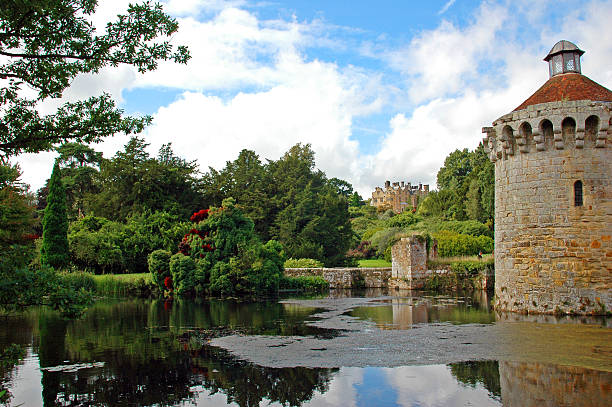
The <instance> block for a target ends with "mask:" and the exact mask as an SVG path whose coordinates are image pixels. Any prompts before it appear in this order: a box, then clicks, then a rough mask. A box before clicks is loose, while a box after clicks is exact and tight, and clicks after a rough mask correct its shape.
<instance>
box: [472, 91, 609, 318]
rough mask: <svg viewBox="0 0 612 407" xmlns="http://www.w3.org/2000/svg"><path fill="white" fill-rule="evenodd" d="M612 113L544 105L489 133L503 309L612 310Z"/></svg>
mask: <svg viewBox="0 0 612 407" xmlns="http://www.w3.org/2000/svg"><path fill="white" fill-rule="evenodd" d="M611 110H612V103H609V102H591V101H578V102H553V103H545V104H539V105H534V106H529V107H528V108H526V109H524V110H520V111H515V112H512V113H510V114H508V115H505V116H502V117H501V118H499V119H498V120H496V121H495V122H494V123H493V126H492V127H485V128H484V129H483V132H484V133H486V135H487V136H486V138H485V139H484V140H483V141H484V144H485V148H486V149H487V152H488V154H489V158H490V159H491V160H492V161H493V162H494V163H495V294H496V297H495V298H496V307H497V308H499V309H501V310H508V311H517V312H533V313H555V312H565V313H578V314H589V313H605V312H608V311H611V310H612V241H611V239H612V126H611V125H610V122H611V120H612V117H611ZM577 181H580V182H579V183H578V184H577ZM576 185H578V186H579V187H580V191H576V188H577V187H576ZM578 193H580V194H581V196H580V197H579V198H580V203H581V205H577V204H576V203H577V202H579V201H578V200H577V197H576V194H578Z"/></svg>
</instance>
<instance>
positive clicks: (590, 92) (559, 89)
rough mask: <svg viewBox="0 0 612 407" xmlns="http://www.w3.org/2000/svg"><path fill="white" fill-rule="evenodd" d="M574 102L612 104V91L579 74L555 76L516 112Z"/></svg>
mask: <svg viewBox="0 0 612 407" xmlns="http://www.w3.org/2000/svg"><path fill="white" fill-rule="evenodd" d="M573 100H592V101H596V102H612V91H610V90H609V89H607V88H604V87H603V86H601V85H600V84H598V83H597V82H595V81H592V80H591V79H589V78H587V77H586V76H584V75H581V74H579V73H566V74H562V75H555V76H553V77H552V78H550V79H549V80H548V81H546V83H545V84H544V85H542V87H541V88H540V89H538V90H537V91H536V92H535V93H534V94H533V95H531V96H529V98H527V100H525V101H524V102H523V103H521V104H520V105H519V106H518V107H517V108H516V109H514V111H517V110H523V109H525V108H526V107H527V106H532V105H537V104H540V103H549V102H559V101H573Z"/></svg>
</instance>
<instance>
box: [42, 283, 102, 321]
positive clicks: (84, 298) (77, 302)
mask: <svg viewBox="0 0 612 407" xmlns="http://www.w3.org/2000/svg"><path fill="white" fill-rule="evenodd" d="M91 304H93V296H92V294H91V292H90V291H86V290H85V289H84V288H81V289H79V290H75V289H73V288H71V287H66V286H64V285H58V286H57V287H54V289H53V290H51V291H50V292H49V303H48V305H49V306H50V307H52V308H53V309H55V310H58V311H60V312H61V313H62V315H63V316H65V317H67V318H77V317H79V316H81V315H82V314H83V311H84V310H85V309H86V308H87V307H89V306H90V305H91Z"/></svg>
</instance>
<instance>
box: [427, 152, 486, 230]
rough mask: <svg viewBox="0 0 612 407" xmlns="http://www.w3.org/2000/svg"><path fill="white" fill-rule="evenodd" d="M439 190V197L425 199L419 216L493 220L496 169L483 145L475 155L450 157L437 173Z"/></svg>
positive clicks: (465, 153) (457, 154) (456, 154)
mask: <svg viewBox="0 0 612 407" xmlns="http://www.w3.org/2000/svg"><path fill="white" fill-rule="evenodd" d="M438 188H439V191H438V193H433V194H432V193H430V194H429V195H428V196H427V197H426V198H425V199H424V201H423V203H422V206H423V207H422V208H419V213H420V214H422V215H424V216H438V217H442V218H444V219H455V220H465V219H471V220H476V221H479V222H486V221H487V220H489V219H493V216H494V203H495V169H494V166H493V163H491V162H490V161H489V159H488V157H487V155H486V153H485V151H484V146H483V145H482V144H480V145H479V146H478V148H476V149H475V150H474V151H468V150H467V149H463V150H455V151H453V152H452V153H450V154H449V155H448V157H446V159H445V161H444V166H443V167H442V168H440V170H439V171H438ZM430 196H431V198H430Z"/></svg>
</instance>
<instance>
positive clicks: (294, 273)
mask: <svg viewBox="0 0 612 407" xmlns="http://www.w3.org/2000/svg"><path fill="white" fill-rule="evenodd" d="M285 275H286V276H289V277H303V276H321V277H323V278H324V279H325V281H327V282H328V283H329V288H385V287H387V281H388V280H389V278H390V277H391V267H352V268H351V267H347V268H286V269H285Z"/></svg>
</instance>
